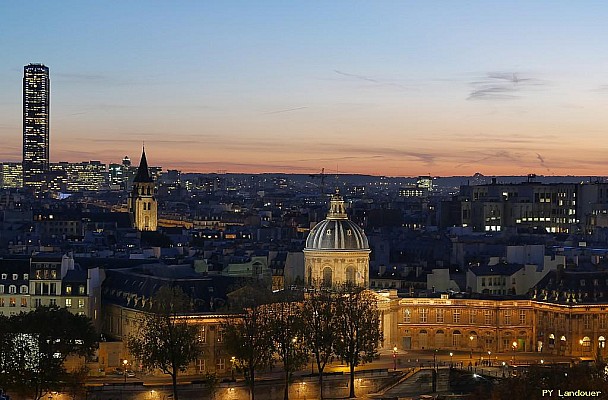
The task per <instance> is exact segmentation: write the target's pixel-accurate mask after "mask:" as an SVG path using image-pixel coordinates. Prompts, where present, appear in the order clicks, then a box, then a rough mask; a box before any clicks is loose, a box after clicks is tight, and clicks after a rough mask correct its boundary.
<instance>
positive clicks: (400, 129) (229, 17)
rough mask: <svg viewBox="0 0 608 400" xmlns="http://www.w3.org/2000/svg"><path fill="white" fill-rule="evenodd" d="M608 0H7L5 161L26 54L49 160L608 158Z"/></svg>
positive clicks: (317, 166)
mask: <svg viewBox="0 0 608 400" xmlns="http://www.w3.org/2000/svg"><path fill="white" fill-rule="evenodd" d="M607 20H608V3H605V2H603V1H559V0H552V1H543V0H534V1H530V0H526V1H515V0H513V1H491V0H485V1H456V0H449V1H448V0H446V1H432V0H431V1H429V0H420V1H407V0H402V1H382V0H375V1H346V0H344V1H331V0H329V1H309V0H307V1H285V0H281V1H259V0H256V1H251V0H244V1H230V0H221V1H210V0H208V1H203V0H201V1H190V0H188V1H185V0H183V1H182V0H172V1H152V0H147V1H136V0H132V1H122V0H121V1H101V2H100V1H97V2H95V1H86V0H78V1H68V0H61V1H54V2H49V1H39V0H30V1H27V2H21V1H0V27H1V28H0V49H1V54H2V56H0V138H1V140H2V145H1V146H0V160H1V161H20V159H21V151H22V150H21V144H22V129H23V128H22V116H21V113H22V77H23V66H24V65H27V64H29V63H43V64H45V65H47V66H48V67H49V68H50V74H51V127H50V135H51V161H52V162H58V161H72V162H78V161H88V160H101V161H103V162H105V163H110V162H120V161H121V159H122V157H123V156H124V155H129V156H130V157H131V158H132V159H138V158H139V155H140V152H141V147H142V144H144V143H145V148H146V155H147V157H148V161H149V163H150V164H151V165H160V166H162V167H163V168H164V169H167V168H170V169H181V170H182V171H184V172H217V171H227V172H234V173H237V172H243V173H258V172H289V173H315V172H319V171H320V170H321V169H322V168H324V169H325V171H326V172H331V173H334V172H338V173H359V174H373V175H386V176H417V175H423V174H431V175H434V176H450V175H472V174H474V173H482V174H484V175H519V174H528V173H536V174H539V175H584V176H591V175H593V176H604V175H608V163H607V160H608V151H607V150H608V137H607V136H608V135H606V133H607V131H608V24H606V21H607Z"/></svg>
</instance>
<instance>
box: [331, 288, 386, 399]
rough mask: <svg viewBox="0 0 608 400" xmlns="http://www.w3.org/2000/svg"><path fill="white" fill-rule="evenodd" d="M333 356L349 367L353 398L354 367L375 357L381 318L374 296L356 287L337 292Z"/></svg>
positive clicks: (379, 337)
mask: <svg viewBox="0 0 608 400" xmlns="http://www.w3.org/2000/svg"><path fill="white" fill-rule="evenodd" d="M335 314H336V318H337V333H338V340H336V355H337V356H338V357H340V358H341V359H342V360H344V361H345V362H346V364H347V365H348V366H349V368H350V394H349V397H351V398H352V397H355V368H356V367H357V366H359V365H360V364H363V363H366V362H370V361H372V360H373V359H374V358H375V357H376V356H377V355H378V351H377V350H378V345H379V343H380V341H381V340H382V332H381V331H380V315H379V312H378V306H377V303H376V298H375V296H374V294H373V293H372V292H370V291H367V290H365V289H363V288H360V287H356V286H345V287H343V288H341V289H340V293H339V296H338V298H337V302H336V311H335Z"/></svg>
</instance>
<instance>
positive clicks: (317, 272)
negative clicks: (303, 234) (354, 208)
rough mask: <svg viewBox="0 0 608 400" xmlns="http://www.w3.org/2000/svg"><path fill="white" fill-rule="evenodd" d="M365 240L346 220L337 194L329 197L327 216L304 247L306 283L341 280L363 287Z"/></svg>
mask: <svg viewBox="0 0 608 400" xmlns="http://www.w3.org/2000/svg"><path fill="white" fill-rule="evenodd" d="M370 251H371V250H370V248H369V243H368V241H367V237H366V236H365V233H364V232H363V229H361V228H360V227H359V226H357V224H355V223H354V222H352V221H350V220H349V219H348V216H347V215H346V210H345V208H344V200H343V199H342V196H340V195H339V194H334V195H332V197H331V201H330V208H329V212H328V213H327V218H326V219H325V220H323V221H321V222H319V223H318V224H317V225H315V227H314V228H312V230H311V231H310V233H309V234H308V238H307V239H306V246H305V247H304V273H305V279H306V283H307V285H308V286H328V287H331V286H337V285H341V284H344V283H349V284H354V285H357V286H362V287H367V286H368V283H369V253H370Z"/></svg>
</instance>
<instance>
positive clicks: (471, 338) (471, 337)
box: [469, 335, 475, 358]
mask: <svg viewBox="0 0 608 400" xmlns="http://www.w3.org/2000/svg"><path fill="white" fill-rule="evenodd" d="M473 339H475V338H474V337H473V335H471V336H469V340H470V341H471V355H470V356H469V358H473Z"/></svg>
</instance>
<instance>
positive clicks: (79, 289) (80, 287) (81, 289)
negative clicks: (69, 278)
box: [78, 285, 85, 294]
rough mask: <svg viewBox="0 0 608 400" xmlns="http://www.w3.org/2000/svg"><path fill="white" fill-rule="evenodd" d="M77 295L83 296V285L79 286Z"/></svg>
mask: <svg viewBox="0 0 608 400" xmlns="http://www.w3.org/2000/svg"><path fill="white" fill-rule="evenodd" d="M78 294H85V292H84V285H80V286H79V287H78Z"/></svg>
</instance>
